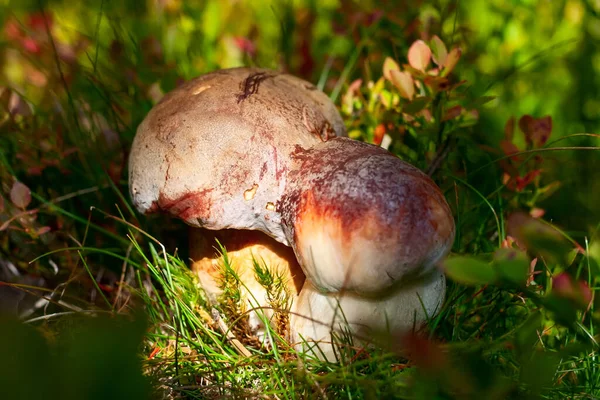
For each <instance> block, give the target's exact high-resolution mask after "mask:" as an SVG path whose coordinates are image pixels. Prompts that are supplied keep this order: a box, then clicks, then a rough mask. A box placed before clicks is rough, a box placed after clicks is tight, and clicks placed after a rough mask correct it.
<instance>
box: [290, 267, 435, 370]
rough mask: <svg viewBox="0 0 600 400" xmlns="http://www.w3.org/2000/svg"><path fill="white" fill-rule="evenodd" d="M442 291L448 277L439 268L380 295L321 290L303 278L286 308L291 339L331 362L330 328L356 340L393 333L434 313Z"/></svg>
mask: <svg viewBox="0 0 600 400" xmlns="http://www.w3.org/2000/svg"><path fill="white" fill-rule="evenodd" d="M445 291H446V280H445V278H444V275H443V274H442V273H441V272H439V271H434V272H432V273H431V274H429V275H428V276H426V277H424V279H422V280H419V281H413V282H412V283H411V284H409V285H406V286H403V287H401V288H399V289H398V290H396V291H394V292H393V293H391V294H389V295H387V296H382V297H380V298H369V297H362V296H357V295H354V294H353V293H350V292H343V293H339V292H338V293H324V292H321V291H319V290H318V289H317V288H315V287H314V286H313V285H312V284H311V283H310V282H308V281H307V282H306V283H305V284H304V287H303V288H302V292H301V293H300V296H299V297H298V299H297V300H296V302H295V303H294V305H293V307H292V312H291V313H290V329H291V332H290V336H291V338H290V339H291V342H292V343H293V344H295V347H296V349H297V350H303V351H305V352H306V351H307V350H309V353H313V355H315V356H316V357H318V358H325V359H327V360H328V361H330V362H335V361H336V356H335V354H336V353H335V352H334V349H333V345H332V336H331V333H332V332H333V333H335V334H336V335H337V337H340V335H341V334H342V333H343V332H347V331H348V330H349V331H350V333H351V334H352V336H353V340H354V345H361V344H362V345H364V344H368V343H369V342H372V341H377V340H376V339H377V338H378V339H380V340H387V339H388V338H389V335H392V338H393V337H396V335H399V334H402V333H404V332H407V331H410V330H412V329H414V328H419V326H420V325H421V324H422V323H423V322H425V321H426V320H427V318H431V317H432V316H433V315H435V314H436V313H437V312H438V311H439V308H440V307H441V305H442V302H443V300H444V295H445ZM315 345H318V349H317V348H316V347H315ZM323 356H324V357H323Z"/></svg>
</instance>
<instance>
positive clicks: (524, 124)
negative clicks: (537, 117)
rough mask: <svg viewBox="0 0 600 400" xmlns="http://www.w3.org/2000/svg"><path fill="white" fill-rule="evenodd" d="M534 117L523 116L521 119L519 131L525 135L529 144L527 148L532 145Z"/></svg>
mask: <svg viewBox="0 0 600 400" xmlns="http://www.w3.org/2000/svg"><path fill="white" fill-rule="evenodd" d="M533 121H534V119H533V117H532V116H531V115H523V116H522V117H521V119H519V129H521V132H523V134H524V135H525V141H526V142H527V146H530V145H531V143H532V142H531V132H532V131H533Z"/></svg>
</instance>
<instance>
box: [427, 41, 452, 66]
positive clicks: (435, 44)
mask: <svg viewBox="0 0 600 400" xmlns="http://www.w3.org/2000/svg"><path fill="white" fill-rule="evenodd" d="M430 46H431V52H432V55H431V56H432V58H433V62H434V63H436V64H437V65H439V66H440V67H443V66H444V64H445V63H446V58H448V50H447V49H446V45H445V44H444V42H442V39H440V38H439V37H438V36H437V35H435V36H434V37H433V38H431V43H430Z"/></svg>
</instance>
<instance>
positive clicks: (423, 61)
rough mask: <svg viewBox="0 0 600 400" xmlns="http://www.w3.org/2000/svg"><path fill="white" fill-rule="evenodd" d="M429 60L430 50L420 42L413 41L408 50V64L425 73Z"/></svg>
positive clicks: (425, 44)
mask: <svg viewBox="0 0 600 400" xmlns="http://www.w3.org/2000/svg"><path fill="white" fill-rule="evenodd" d="M430 60H431V49H430V48H429V46H427V43H425V42H424V41H422V40H417V41H415V42H414V43H413V44H412V45H411V46H410V48H409V49H408V63H409V64H410V66H411V67H413V68H415V69H418V70H419V71H425V69H426V68H427V66H428V65H429V61H430Z"/></svg>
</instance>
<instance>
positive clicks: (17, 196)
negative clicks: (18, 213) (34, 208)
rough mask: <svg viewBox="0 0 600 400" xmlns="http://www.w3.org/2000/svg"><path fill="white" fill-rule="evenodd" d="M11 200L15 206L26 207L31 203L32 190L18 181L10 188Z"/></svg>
mask: <svg viewBox="0 0 600 400" xmlns="http://www.w3.org/2000/svg"><path fill="white" fill-rule="evenodd" d="M10 201H12V203H13V204H14V205H15V206H17V207H19V208H22V209H24V208H26V207H27V206H28V205H29V203H31V191H30V190H29V188H28V187H27V186H25V185H24V184H23V183H21V182H18V181H16V182H15V183H14V184H13V187H12V189H11V190H10Z"/></svg>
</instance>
